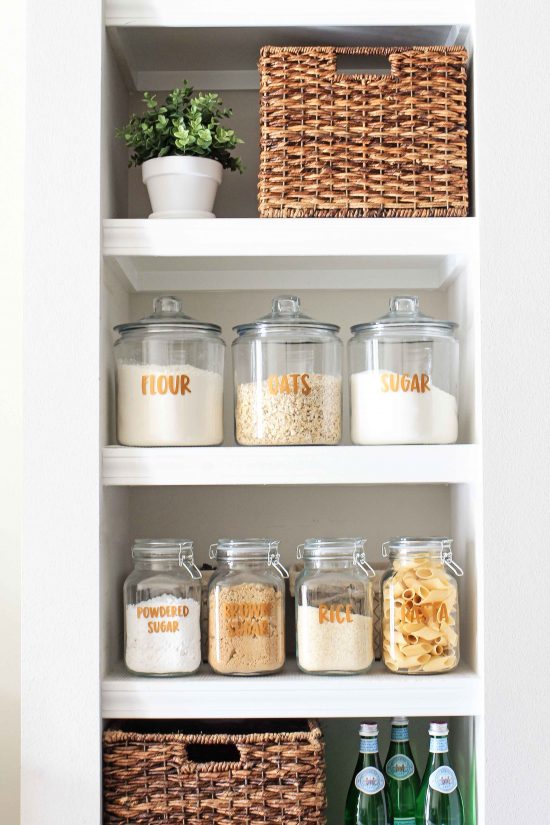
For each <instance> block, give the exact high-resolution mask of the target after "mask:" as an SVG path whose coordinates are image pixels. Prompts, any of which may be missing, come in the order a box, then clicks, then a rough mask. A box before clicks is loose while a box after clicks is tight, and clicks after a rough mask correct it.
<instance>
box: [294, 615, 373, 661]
mask: <svg viewBox="0 0 550 825" xmlns="http://www.w3.org/2000/svg"><path fill="white" fill-rule="evenodd" d="M351 619H352V620H351V621H346V622H343V623H342V624H339V623H338V622H322V623H321V622H320V621H319V608H318V607H310V606H309V605H300V606H299V607H298V615H297V636H298V658H299V661H300V667H302V668H303V669H304V670H309V671H313V672H319V671H341V672H343V673H346V672H348V673H349V672H353V671H362V670H366V669H367V668H368V667H369V666H370V665H371V663H372V660H373V659H374V648H373V640H372V618H371V617H370V616H363V615H361V614H359V613H353V614H351Z"/></svg>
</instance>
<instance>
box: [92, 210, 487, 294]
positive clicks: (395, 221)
mask: <svg viewBox="0 0 550 825" xmlns="http://www.w3.org/2000/svg"><path fill="white" fill-rule="evenodd" d="M476 233H477V225H476V220H475V218H410V219H407V220H404V219H399V218H384V219H361V218H351V219H350V218H345V219H337V218H304V219H299V220H298V219H294V220H293V219H284V218H281V219H278V218H272V219H269V218H266V219H258V218H235V219H231V218H220V219H217V220H215V221H204V220H147V219H144V220H143V219H142V220H130V219H127V220H121V219H108V220H105V221H104V223H103V254H104V255H105V257H106V258H108V259H110V260H111V261H112V262H113V264H114V269H115V271H116V272H117V273H118V274H119V275H120V276H121V279H122V282H123V285H124V286H125V287H126V288H127V289H128V290H129V291H159V290H161V291H166V290H201V291H202V290H249V289H266V290H267V289H269V290H272V289H293V290H296V289H301V290H303V289H338V290H341V289H369V288H374V289H381V288H387V289H389V288H394V289H404V288H414V289H421V288H424V289H437V288H440V287H442V286H444V285H446V284H447V283H448V282H449V281H450V280H452V279H453V278H454V277H455V276H456V274H457V272H458V271H459V269H460V267H461V265H462V263H463V262H464V261H465V260H466V259H467V257H468V256H469V255H470V254H471V253H472V250H473V249H474V246H475V242H476V240H475V239H476Z"/></svg>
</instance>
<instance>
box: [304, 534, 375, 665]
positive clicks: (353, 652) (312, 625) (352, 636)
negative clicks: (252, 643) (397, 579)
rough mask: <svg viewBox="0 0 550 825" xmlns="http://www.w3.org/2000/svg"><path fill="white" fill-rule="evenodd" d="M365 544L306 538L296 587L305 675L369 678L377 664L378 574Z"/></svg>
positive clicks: (356, 540) (356, 541) (342, 540)
mask: <svg viewBox="0 0 550 825" xmlns="http://www.w3.org/2000/svg"><path fill="white" fill-rule="evenodd" d="M364 546H365V539H362V538H342V539H326V538H315V539H306V541H305V542H304V544H302V545H300V546H299V547H298V558H299V559H303V560H304V569H303V571H302V572H301V573H300V574H299V576H298V578H297V580H296V585H295V602H296V656H297V660H298V667H299V668H300V670H303V671H304V672H306V673H322V674H353V673H365V672H366V671H367V670H368V669H369V668H370V666H371V664H372V662H373V660H374V646H373V594H372V586H371V583H370V581H369V577H371V576H374V570H373V569H372V567H371V566H370V565H369V564H368V562H367V560H366V558H365V553H364Z"/></svg>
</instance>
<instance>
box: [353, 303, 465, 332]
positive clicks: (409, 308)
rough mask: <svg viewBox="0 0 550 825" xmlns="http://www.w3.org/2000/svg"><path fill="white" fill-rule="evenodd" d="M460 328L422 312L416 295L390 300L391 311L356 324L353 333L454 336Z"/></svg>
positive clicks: (450, 322) (452, 322) (451, 322)
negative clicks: (418, 333)
mask: <svg viewBox="0 0 550 825" xmlns="http://www.w3.org/2000/svg"><path fill="white" fill-rule="evenodd" d="M457 327H458V324H456V323H455V322H454V321H439V320H438V319H437V318H432V317H430V316H429V315H424V313H423V312H421V311H420V301H419V300H418V297H417V296H416V295H396V296H394V297H393V298H391V299H390V311H389V312H388V313H386V315H382V316H381V317H380V318H377V319H376V320H375V321H368V322H367V323H364V324H355V325H354V326H353V327H351V332H352V333H354V334H355V333H356V332H366V333H370V334H372V335H380V334H381V333H384V332H389V331H392V332H396V331H397V332H409V333H410V332H422V333H427V334H428V335H440V336H445V335H454V331H455V329H456V328H457Z"/></svg>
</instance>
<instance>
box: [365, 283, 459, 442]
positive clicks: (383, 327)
mask: <svg viewBox="0 0 550 825" xmlns="http://www.w3.org/2000/svg"><path fill="white" fill-rule="evenodd" d="M456 329H457V324H455V323H454V322H453V321H438V320H436V319H435V318H430V317H429V316H428V315H423V314H422V312H420V307H419V302H418V298H416V297H414V296H408V295H400V296H397V297H395V298H392V299H391V301H390V311H389V312H388V314H387V315H384V316H382V317H381V318H378V319H377V320H376V321H372V322H369V323H365V324H356V325H355V326H353V327H352V328H351V332H352V334H353V337H352V338H351V340H350V342H349V366H350V404H351V440H352V441H353V443H354V444H453V443H454V442H455V441H456V440H457V437H458V406H457V399H458V340H457V338H456Z"/></svg>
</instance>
